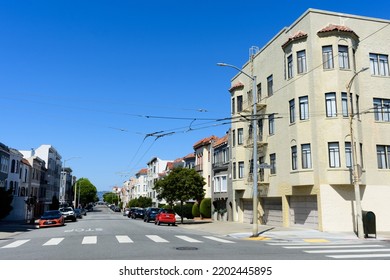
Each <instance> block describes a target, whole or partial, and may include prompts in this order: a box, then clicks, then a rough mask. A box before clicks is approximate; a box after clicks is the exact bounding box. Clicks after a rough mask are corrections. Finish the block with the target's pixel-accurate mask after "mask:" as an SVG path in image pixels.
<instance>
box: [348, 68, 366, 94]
mask: <svg viewBox="0 0 390 280" xmlns="http://www.w3.org/2000/svg"><path fill="white" fill-rule="evenodd" d="M368 69H369V68H368V67H363V68H362V69H360V70H359V71H358V72H356V73H355V74H354V75H353V76H352V78H351V80H349V82H348V84H347V90H351V87H352V83H353V80H355V78H356V76H357V75H359V74H360V73H361V72H364V71H366V70H368Z"/></svg>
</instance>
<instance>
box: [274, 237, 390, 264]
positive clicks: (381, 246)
mask: <svg viewBox="0 0 390 280" xmlns="http://www.w3.org/2000/svg"><path fill="white" fill-rule="evenodd" d="M267 245H270V246H279V247H282V248H284V249H286V250H299V251H301V252H303V253H307V254H311V255H322V256H325V257H327V258H330V259H346V260H352V259H364V260H367V259H390V248H389V246H388V244H385V243H372V242H364V241H362V242H355V241H352V242H348V241H345V242H332V243H318V244H315V245H313V244H312V243H307V242H273V243H272V242H270V243H267Z"/></svg>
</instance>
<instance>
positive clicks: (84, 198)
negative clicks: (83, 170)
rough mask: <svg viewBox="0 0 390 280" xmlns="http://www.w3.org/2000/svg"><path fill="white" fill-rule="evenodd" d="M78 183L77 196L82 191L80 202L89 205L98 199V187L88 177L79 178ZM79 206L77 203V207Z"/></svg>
mask: <svg viewBox="0 0 390 280" xmlns="http://www.w3.org/2000/svg"><path fill="white" fill-rule="evenodd" d="M76 185H77V189H76V191H77V196H79V193H80V197H79V199H80V204H82V205H87V204H88V203H90V202H95V201H96V197H97V189H96V187H95V186H94V185H93V184H92V183H91V182H90V181H89V180H88V179H87V178H80V179H78V180H77V182H76ZM79 191H80V192H79ZM79 199H77V200H79ZM76 203H77V202H76ZM77 206H78V205H75V207H77Z"/></svg>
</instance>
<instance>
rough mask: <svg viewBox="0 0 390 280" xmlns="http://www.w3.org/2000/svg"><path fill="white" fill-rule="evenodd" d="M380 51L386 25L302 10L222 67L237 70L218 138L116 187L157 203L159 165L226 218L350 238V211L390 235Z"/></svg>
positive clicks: (389, 125) (387, 40) (389, 81)
mask: <svg viewBox="0 0 390 280" xmlns="http://www.w3.org/2000/svg"><path fill="white" fill-rule="evenodd" d="M389 53H390V21H389V20H384V19H377V18H369V17H364V16H358V15H349V14H342V13H336V12H328V11H322V10H315V9H309V10H307V11H306V12H305V13H304V14H302V15H301V16H300V17H299V18H298V19H297V20H296V21H295V22H294V23H292V24H291V25H290V26H288V27H285V28H283V29H282V30H281V31H280V32H279V33H277V34H276V35H275V36H274V37H273V38H272V39H271V40H270V41H269V42H268V43H267V44H266V45H264V46H263V47H262V48H257V47H253V48H251V49H250V56H249V59H248V61H247V62H246V63H245V64H244V65H243V66H242V67H236V66H233V65H229V64H220V66H228V67H231V68H235V69H236V70H235V71H236V72H237V74H236V75H234V76H233V78H232V80H231V83H230V86H229V90H228V92H229V97H227V98H230V100H231V119H232V122H231V128H230V130H229V132H228V134H227V136H225V137H222V138H218V137H215V136H211V137H209V138H205V139H203V140H201V141H199V142H198V143H196V144H195V145H194V146H193V149H194V152H193V153H191V154H190V156H187V157H183V158H182V159H180V160H178V161H164V160H160V159H158V158H157V157H156V158H154V159H152V160H151V161H150V162H149V163H148V165H147V167H146V168H145V169H142V170H140V171H139V172H138V173H137V174H136V176H135V177H134V178H132V179H130V180H129V181H127V182H126V185H125V186H124V188H123V189H124V190H126V192H129V193H130V197H137V196H139V195H147V196H150V197H152V198H153V199H155V194H154V193H153V192H152V191H150V190H151V188H150V187H151V186H152V185H153V182H154V180H156V179H158V178H159V176H160V175H161V174H160V173H163V172H164V168H169V165H168V164H167V163H168V162H169V163H171V164H173V165H174V164H181V165H183V166H187V165H188V166H189V167H190V168H195V169H196V170H197V171H198V172H200V173H201V174H202V176H203V177H204V178H205V181H206V183H207V184H206V185H205V191H206V197H211V198H212V199H213V206H215V207H217V208H223V209H226V211H227V214H228V215H227V216H228V219H229V220H230V221H237V222H242V223H252V222H253V217H254V216H255V217H256V215H253V214H254V213H253V211H256V212H257V214H258V215H257V217H259V220H258V222H259V223H260V224H267V225H274V226H285V227H290V226H294V227H296V226H298V227H307V228H314V229H318V230H323V231H356V230H357V215H356V214H357V211H358V209H359V207H358V205H357V203H359V205H360V204H361V207H362V209H363V210H364V211H372V212H374V213H375V215H376V227H377V230H378V231H381V230H383V231H385V230H390V203H389V201H390V91H389V89H390V74H389V60H388V59H389ZM220 70H221V71H227V69H226V68H225V69H224V68H221V69H220ZM230 71H231V69H230ZM254 132H255V133H254ZM255 139H256V142H255V141H254V140H255ZM255 143H256V145H254V144H255ZM255 148H256V150H254V149H255ZM254 160H255V161H256V163H257V164H256V166H258V167H260V168H258V169H257V170H255V172H256V175H257V176H253V175H254V173H253V172H254V170H253V166H254V164H253V163H254ZM189 162H190V163H189ZM161 176H163V175H161ZM254 178H257V180H256V181H257V182H255V183H254V182H253V181H254ZM356 185H358V186H357V188H356ZM256 186H257V192H256V193H257V194H258V204H257V205H255V207H256V208H255V209H253V208H254V207H253V201H254V199H253V194H254V193H255V192H254V188H256ZM354 186H355V187H354ZM221 202H222V203H221Z"/></svg>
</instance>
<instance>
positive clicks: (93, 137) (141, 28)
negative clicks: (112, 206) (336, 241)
mask: <svg viewBox="0 0 390 280" xmlns="http://www.w3.org/2000/svg"><path fill="white" fill-rule="evenodd" d="M308 8H316V9H322V10H328V11H334V12H341V13H348V14H356V15H362V16H368V17H377V18H384V19H390V4H388V1H384V0H383V1H375V0H373V1H342V2H340V1H320V0H317V1H315V0H312V1H305V0H294V1H287V0H284V1H275V2H273V1H268V2H265V1H253V0H252V1H247V0H240V1H230V0H224V1H219V0H213V1H206V0H205V1H202V0H189V1H176V0H173V1H169V0H168V1H157V0H150V1H125V0H122V1H119V0H110V1H104V0H94V1H75V0H66V1H61V0H57V1H52V0H51V1H50V0H47V1H40V0H31V1H3V0H0V112H1V129H0V142H2V143H4V144H6V145H8V146H10V147H13V148H16V149H20V150H29V149H31V148H37V147H39V146H40V145H41V144H51V145H53V146H54V147H55V148H56V149H57V151H58V152H59V153H60V154H61V156H62V158H63V159H65V160H66V159H70V160H69V161H67V163H66V165H67V166H70V167H71V168H72V169H73V171H74V175H75V176H77V177H86V178H88V179H90V180H91V182H92V183H93V184H94V185H95V186H96V187H97V188H98V190H110V189H111V188H112V186H115V185H119V186H120V185H122V183H123V181H125V180H126V179H128V178H129V177H130V176H132V175H134V174H135V173H136V172H137V171H138V170H140V169H141V168H145V167H146V163H147V162H148V161H149V160H150V159H151V158H152V157H155V156H156V157H159V158H161V159H166V160H168V159H169V160H173V159H176V158H179V157H182V156H185V155H187V154H189V153H190V152H192V151H193V149H192V146H193V144H194V143H195V142H197V141H198V140H200V139H202V138H205V137H208V136H210V135H216V136H220V137H221V136H223V135H224V134H225V132H226V131H227V130H228V129H229V125H228V124H224V123H225V122H223V121H218V120H220V119H223V118H228V117H229V116H230V97H229V92H228V88H229V86H230V79H231V78H232V77H233V76H234V75H235V74H236V73H235V72H234V70H233V69H231V68H230V69H229V68H221V67H217V66H216V63H217V62H226V63H229V64H233V65H236V66H242V65H243V64H245V62H246V61H247V60H248V57H249V48H250V47H251V46H258V47H262V46H264V44H266V43H267V42H268V41H269V40H270V39H271V38H272V37H273V36H274V35H275V34H276V33H278V32H279V31H280V30H281V29H282V28H283V27H285V26H289V25H291V24H292V23H293V22H294V21H295V20H296V19H297V18H298V17H299V16H301V15H302V14H303V13H304V12H305V11H306V10H307V9H308ZM155 132H158V133H157V134H154V136H149V137H147V135H148V134H153V133H155ZM156 135H160V136H162V137H155V136H156ZM163 135H165V136H163ZM74 157H78V158H74Z"/></svg>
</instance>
